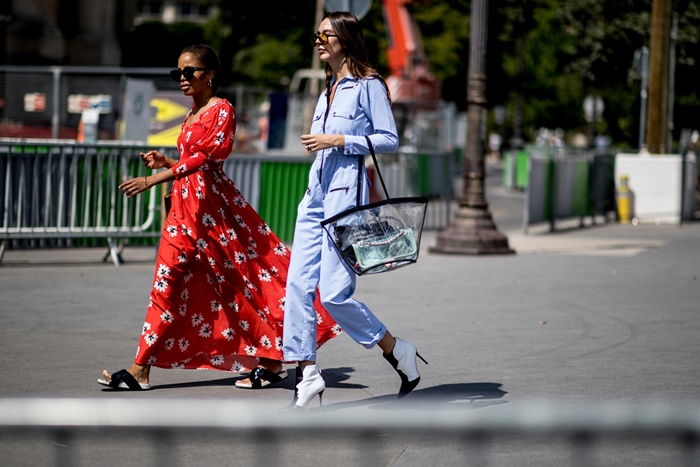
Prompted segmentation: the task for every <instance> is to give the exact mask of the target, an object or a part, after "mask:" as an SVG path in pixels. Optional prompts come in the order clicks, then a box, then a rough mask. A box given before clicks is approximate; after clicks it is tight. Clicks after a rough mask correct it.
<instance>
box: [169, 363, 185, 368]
mask: <svg viewBox="0 0 700 467" xmlns="http://www.w3.org/2000/svg"><path fill="white" fill-rule="evenodd" d="M170 368H171V369H173V370H184V369H185V365H183V364H182V363H178V362H175V363H171V364H170Z"/></svg>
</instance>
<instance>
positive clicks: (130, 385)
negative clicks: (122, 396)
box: [97, 370, 151, 391]
mask: <svg viewBox="0 0 700 467" xmlns="http://www.w3.org/2000/svg"><path fill="white" fill-rule="evenodd" d="M97 382H98V383H99V384H101V385H102V386H107V387H110V388H112V389H126V390H129V391H146V390H149V389H151V385H150V384H149V383H139V382H138V381H136V378H134V376H133V375H132V374H131V373H129V372H128V371H126V370H119V371H117V372H114V373H112V376H110V378H109V381H106V380H104V379H102V378H99V379H98V380H97Z"/></svg>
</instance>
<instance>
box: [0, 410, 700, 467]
mask: <svg viewBox="0 0 700 467" xmlns="http://www.w3.org/2000/svg"><path fill="white" fill-rule="evenodd" d="M274 405H275V404H274V403H271V402H270V401H269V400H268V401H265V402H264V403H262V402H261V403H252V402H240V401H238V402H232V401H222V400H211V399H207V400H192V399H173V400H164V399H158V400H154V399H149V400H147V399H136V400H134V399H109V400H105V399H0V453H5V454H4V455H3V460H4V461H5V462H7V463H8V464H5V465H14V464H13V460H14V458H13V457H12V455H11V454H12V450H11V449H10V448H8V446H15V447H16V446H17V445H18V443H20V442H21V440H22V439H25V440H29V441H28V442H29V443H30V445H31V446H32V447H33V448H32V449H31V450H30V451H28V452H26V453H24V454H22V455H23V457H22V459H21V461H22V462H24V465H50V464H49V463H48V462H47V457H48V458H49V459H50V458H53V460H55V462H54V464H55V465H59V466H63V465H88V464H91V463H92V462H91V461H90V460H91V459H92V458H93V457H95V456H97V457H98V458H99V459H102V461H103V462H102V464H103V465H126V464H120V462H122V461H124V462H128V461H127V458H125V457H122V458H111V457H109V458H108V454H107V452H108V449H110V448H111V449H115V448H116V449H117V451H118V452H124V453H126V452H129V451H131V450H133V449H136V448H137V447H139V449H140V450H141V451H139V454H138V455H139V457H142V458H143V459H142V461H141V462H140V464H139V465H147V464H148V463H147V462H145V458H148V457H150V458H152V459H153V462H152V465H168V466H176V465H191V463H192V462H191V461H188V459H191V457H188V453H189V455H190V456H191V451H192V450H193V449H196V447H197V445H198V444H205V440H210V441H213V447H215V448H216V449H214V450H213V451H222V450H223V452H224V453H226V452H229V451H226V449H229V450H231V452H236V455H235V458H231V457H229V459H230V463H229V465H234V464H236V465H260V466H263V465H335V466H341V465H362V466H365V465H393V463H394V462H395V461H396V460H397V459H398V458H399V457H401V462H400V465H518V466H529V465H532V466H540V465H573V466H592V465H635V466H636V465H680V466H691V465H698V463H699V462H700V456H699V454H700V452H699V449H698V447H699V437H698V436H699V435H700V407H697V406H682V405H669V404H645V405H625V404H598V405H573V406H563V405H555V404H544V403H523V404H521V405H519V406H517V407H515V406H511V405H507V406H506V405H499V406H498V407H481V408H479V407H478V406H476V404H475V405H471V404H445V403H442V404H433V405H431V404H409V403H406V402H392V403H385V404H375V405H365V406H359V407H358V406H355V407H352V408H348V407H345V408H342V409H339V408H338V407H337V406H338V405H340V406H342V404H337V406H336V407H335V408H334V406H333V405H331V406H330V408H324V409H323V410H318V409H315V410H309V411H306V412H303V411H302V412H298V411H284V410H282V409H275V408H273V407H274ZM47 436H48V437H49V439H50V440H51V446H52V447H53V448H54V449H55V455H47V453H46V452H44V454H43V458H41V459H34V458H33V457H37V456H41V452H40V451H41V449H40V446H41V444H40V443H39V442H38V439H43V438H45V437H47ZM81 439H86V440H87V441H85V442H82V443H81V442H80V441H81ZM514 439H517V440H520V441H523V440H524V441H525V442H524V443H523V444H519V445H515V446H510V447H509V446H508V444H507V443H508V441H509V440H514ZM543 440H548V441H549V444H547V442H543ZM138 442H140V443H141V445H139V446H137V444H138ZM144 442H145V443H147V446H150V450H151V453H150V454H151V455H150V456H145V455H144V452H143V451H145V449H146V447H144V446H143V445H142V444H143V443H144ZM237 443H238V444H237ZM625 443H630V444H629V445H626V444H625ZM241 445H243V446H241ZM409 445H411V446H412V447H413V449H414V450H418V451H420V449H424V450H425V452H427V453H428V455H429V458H432V461H430V460H429V459H426V460H425V461H421V460H420V459H418V458H413V460H411V459H412V457H411V456H415V455H416V454H415V453H414V452H411V453H410V454H406V455H405V456H404V453H405V452H406V450H407V448H408V446H409ZM604 445H605V446H607V450H606V451H605V452H603V450H602V449H599V447H601V446H604ZM245 446H248V447H249V448H250V449H245V448H244V447H245ZM421 446H422V447H421ZM626 446H627V447H626ZM202 447H203V451H204V450H207V449H208V448H207V446H202ZM204 448H206V449H204ZM561 449H564V450H565V451H566V455H565V456H564V458H561V457H560V458H558V459H556V460H554V459H553V458H552V455H551V454H552V451H554V450H561ZM137 450H138V449H137ZM307 451H310V452H307ZM421 452H422V451H421ZM350 453H352V455H350ZM511 454H512V455H513V456H515V457H514V458H513V459H511V460H508V459H510V456H511ZM220 455H221V452H220ZM224 455H230V452H229V454H224ZM334 455H335V456H337V458H335V459H333V458H332V456H334ZM198 456H200V454H198ZM207 456H209V457H207ZM212 456H213V457H212ZM324 456H329V457H324ZM504 456H505V458H504ZM215 458H216V454H215V453H214V452H204V453H201V457H197V458H196V459H197V461H196V462H194V463H195V464H197V465H207V463H208V462H210V460H208V459H215ZM37 462H39V463H38V464H37ZM211 462H215V460H212V461H211Z"/></svg>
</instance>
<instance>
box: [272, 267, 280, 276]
mask: <svg viewBox="0 0 700 467" xmlns="http://www.w3.org/2000/svg"><path fill="white" fill-rule="evenodd" d="M270 272H271V273H272V275H274V276H275V277H277V276H279V271H278V270H277V268H276V267H275V266H272V267H271V268H270Z"/></svg>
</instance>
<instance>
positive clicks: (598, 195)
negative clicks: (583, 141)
mask: <svg viewBox="0 0 700 467" xmlns="http://www.w3.org/2000/svg"><path fill="white" fill-rule="evenodd" d="M613 165H614V158H613V156H611V155H602V154H595V153H594V152H589V153H585V152H579V153H578V154H569V153H565V152H563V151H560V152H559V153H558V154H555V155H552V154H545V153H532V154H528V158H527V177H526V178H527V183H526V187H527V188H526V202H525V211H524V216H523V231H524V232H526V233H527V231H528V228H529V227H530V226H532V225H534V224H538V223H543V222H547V223H548V224H549V229H550V231H554V230H555V229H556V223H557V221H559V220H565V219H578V221H579V226H581V227H582V226H584V219H585V218H586V217H589V218H590V220H591V223H593V224H595V223H596V216H604V217H605V221H606V222H610V221H611V220H612V219H613V218H616V213H615V211H616V201H615V182H614V178H613Z"/></svg>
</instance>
